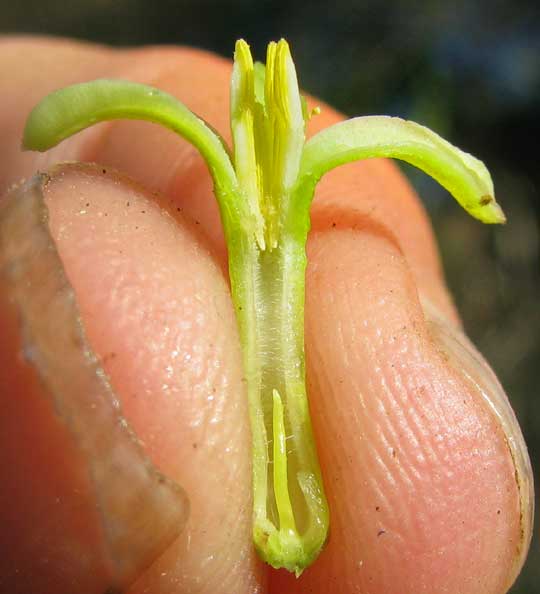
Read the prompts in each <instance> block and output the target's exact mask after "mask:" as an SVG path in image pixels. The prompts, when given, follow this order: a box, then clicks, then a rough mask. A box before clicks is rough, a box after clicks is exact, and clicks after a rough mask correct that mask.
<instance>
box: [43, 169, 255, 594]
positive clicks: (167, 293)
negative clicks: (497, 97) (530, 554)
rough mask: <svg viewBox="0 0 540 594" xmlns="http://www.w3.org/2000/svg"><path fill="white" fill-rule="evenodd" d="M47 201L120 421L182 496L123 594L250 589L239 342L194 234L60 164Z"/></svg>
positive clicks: (178, 220) (164, 206)
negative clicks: (178, 515) (179, 527)
mask: <svg viewBox="0 0 540 594" xmlns="http://www.w3.org/2000/svg"><path fill="white" fill-rule="evenodd" d="M104 171H105V173H103V172H104ZM46 199H47V202H48V205H49V208H50V211H51V221H50V226H51V232H52V234H53V236H54V237H55V238H56V241H57V245H58V249H59V251H60V253H61V254H62V257H63V261H64V265H65V267H66V272H67V274H68V277H69V278H70V280H71V282H72V283H73V285H74V286H75V287H76V296H77V301H78V304H79V308H80V311H81V315H82V318H83V320H87V321H88V322H87V325H86V328H87V334H88V339H89V341H90V343H91V344H92V345H93V347H94V348H95V349H96V351H97V352H98V353H100V354H101V356H102V358H103V359H104V366H105V368H106V370H107V373H108V375H109V377H110V380H111V383H112V385H113V387H114V389H115V391H116V392H117V393H118V394H119V395H120V397H121V401H122V405H123V411H124V414H125V416H126V419H127V420H128V422H129V423H130V425H131V426H132V428H133V429H134V431H135V432H136V434H137V435H138V436H139V438H140V439H141V440H142V442H143V444H144V446H145V449H146V451H147V453H148V455H149V456H150V458H151V459H152V461H153V462H154V463H155V464H156V465H157V466H158V468H160V469H161V471H162V472H164V474H165V475H167V476H168V477H170V478H172V479H173V480H175V481H176V482H178V483H179V484H180V485H182V486H183V487H184V489H185V490H186V492H187V493H188V494H189V497H190V501H191V506H190V507H191V511H190V518H189V520H188V524H187V527H186V528H185V529H184V531H183V532H182V535H181V536H180V538H179V539H178V540H177V541H176V542H175V543H174V545H172V547H170V549H169V550H168V552H167V553H166V555H165V556H164V557H163V558H162V559H161V560H160V561H159V562H158V563H156V564H154V566H153V567H152V568H151V569H150V571H149V572H148V573H147V575H146V576H145V577H144V578H142V579H141V580H140V581H139V582H138V583H137V584H135V586H134V587H133V588H132V589H130V592H133V593H136V592H145V591H148V590H150V591H152V592H156V593H160V592H183V591H193V592H198V591H201V592H223V593H224V594H225V593H228V592H239V593H242V592H249V593H251V592H253V591H256V590H257V589H258V588H259V587H260V582H261V580H262V577H261V575H260V574H261V570H260V563H259V562H258V560H257V559H256V557H255V553H254V552H253V549H252V546H251V523H250V518H251V496H250V466H249V428H248V427H249V425H248V418H247V406H246V402H245V395H244V385H243V380H242V369H241V356H240V349H239V344H238V336H237V331H236V324H235V319H234V314H233V309H232V305H231V301H230V294H229V290H228V286H227V283H226V280H225V278H224V276H223V274H222V272H221V270H220V269H219V268H218V267H217V266H216V264H215V263H214V261H213V260H212V258H211V257H210V255H209V251H208V249H207V248H206V247H205V241H204V238H201V236H200V233H199V232H198V230H197V226H196V225H194V224H193V223H189V224H187V223H186V222H185V221H184V220H183V218H182V216H181V215H180V213H178V211H177V210H176V209H175V208H171V205H170V201H167V200H161V199H160V198H159V197H156V196H151V195H149V194H148V193H145V192H142V191H141V190H140V189H139V188H138V187H137V186H136V185H134V184H130V183H128V182H127V181H125V180H123V179H121V178H120V179H118V177H117V176H116V175H115V174H114V173H110V174H109V173H108V172H107V170H104V169H103V168H90V169H88V168H84V167H82V168H78V167H70V168H66V169H65V170H64V171H62V173H61V174H58V175H55V176H54V177H53V178H52V179H51V181H50V182H49V184H48V185H47V194H46Z"/></svg>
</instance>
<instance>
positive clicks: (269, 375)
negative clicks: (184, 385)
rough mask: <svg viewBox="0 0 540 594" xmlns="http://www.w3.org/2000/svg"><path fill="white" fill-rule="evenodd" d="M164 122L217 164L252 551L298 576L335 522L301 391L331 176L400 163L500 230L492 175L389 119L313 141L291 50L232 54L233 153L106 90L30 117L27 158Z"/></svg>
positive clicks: (171, 104)
mask: <svg viewBox="0 0 540 594" xmlns="http://www.w3.org/2000/svg"><path fill="white" fill-rule="evenodd" d="M117 118H122V119H143V120H149V121H152V122H156V123H160V124H162V125H164V126H166V127H168V128H170V129H171V130H174V131H175V132H177V133H178V134H180V135H181V136H183V137H184V138H185V139H187V140H188V141H190V142H191V143H192V144H193V145H194V146H195V147H197V149H198V150H199V151H200V153H201V155H202V156H203V157H204V159H205V160H206V163H207V164H208V167H209V170H210V173H211V175H212V178H213V182H214V192H215V195H216V198H217V201H218V204H219V208H220V212H221V219H222V223H223V228H224V231H225V238H226V241H227V247H228V252H229V274H230V279H231V287H232V297H233V301H234V306H235V309H236V316H237V320H238V326H239V331H240V338H241V342H242V347H243V356H244V370H245V375H246V378H247V392H248V399H249V411H250V419H251V428H252V436H253V505H254V510H253V538H254V542H255V546H256V548H257V550H258V551H259V553H260V555H261V557H262V558H263V559H264V560H265V561H267V562H268V563H270V564H271V565H272V566H274V567H285V568H286V569H288V570H289V571H294V572H295V573H296V575H297V576H298V575H300V573H301V572H302V571H303V570H304V569H305V568H306V567H307V566H308V565H310V564H311V563H312V562H313V561H314V560H315V559H316V557H317V555H318V554H319V553H320V551H321V549H322V548H323V546H324V543H325V541H326V538H327V534H328V526H329V511H328V505H327V502H326V497H325V494H324V488H323V481H322V477H321V472H320V468H319V463H318V459H317V452H316V448H315V443H314V439H313V433H312V428H311V420H310V416H309V406H308V399H307V394H306V387H305V369H304V368H305V364H304V288H305V268H306V254H305V245H306V240H307V233H308V230H309V208H310V205H311V201H312V199H313V193H314V190H315V186H316V184H317V182H318V181H319V179H320V178H321V177H322V176H323V175H324V174H325V173H326V172H327V171H329V170H330V169H333V168H334V167H337V166H338V165H342V164H344V163H348V162H350V161H354V160H358V159H367V158H371V157H393V158H397V159H401V160H403V161H407V162H408V163H411V164H412V165H415V166H417V167H419V168H420V169H422V170H424V171H426V172H427V173H428V174H429V175H431V176H432V177H434V178H435V179H436V180H437V181H438V182H439V183H441V184H442V185H443V186H444V187H445V188H446V189H447V190H449V192H450V193H451V194H453V196H454V197H455V198H456V200H457V201H458V202H459V203H460V204H461V205H462V206H463V208H465V210H467V212H469V213H470V214H471V215H472V216H474V217H476V218H477V219H479V220H481V221H483V222H485V223H502V222H504V215H503V213H502V210H501V209H500V207H499V206H498V204H497V202H496V201H495V199H494V192H493V184H492V182H491V178H490V175H489V173H488V171H487V169H486V168H485V167H484V165H483V163H482V162H480V161H478V160H477V159H475V158H474V157H472V156H471V155H469V154H467V153H464V152H462V151H460V150H459V149H457V148H456V147H454V146H452V145H451V144H449V143H448V142H446V141H445V140H443V139H442V138H440V137H439V136H437V135H436V134H434V133H433V132H431V131H430V130H428V129H427V128H424V127H422V126H420V125H418V124H415V123H413V122H408V121H404V120H401V119H399V118H391V117H386V116H370V117H360V118H354V119H350V120H347V121H344V122H341V123H339V124H336V125H334V126H331V127H330V128H327V129H325V130H323V131H322V132H320V133H318V134H317V135H315V136H314V137H313V138H311V139H310V140H309V141H307V142H306V140H305V124H306V119H307V114H306V108H305V101H304V100H303V98H302V97H301V95H300V93H299V89H298V83H297V79H296V72H295V68H294V63H293V61H292V59H291V55H290V52H289V47H288V45H287V43H286V42H285V41H284V40H281V41H279V42H278V43H270V44H269V46H268V53H267V60H266V66H263V65H262V64H253V61H252V57H251V53H250V51H249V47H248V45H247V44H246V43H245V42H244V41H242V40H240V41H238V42H237V44H236V50H235V59H234V69H233V74H232V81H231V128H232V135H233V142H234V144H233V148H232V150H229V148H228V147H227V146H226V143H225V141H224V140H223V139H222V138H221V137H220V136H219V135H218V134H217V133H216V132H215V131H214V130H213V129H212V128H211V127H210V126H208V125H207V124H206V123H205V122H204V121H202V120H201V119H200V118H199V117H197V116H196V115H195V114H193V113H192V112H191V111H190V110H189V109H188V108H187V107H186V106H184V105H183V104H182V103H180V102H179V101H178V100H177V99H175V98H174V97H172V96H170V95H168V94H166V93H163V92H161V91H159V90H158V89H155V88H152V87H148V86H145V85H140V84H135V83H130V82H125V81H117V80H97V81H94V82H90V83H84V84H80V85H74V86H71V87H67V88H65V89H61V90H59V91H57V92H55V93H52V94H51V95H49V96H48V97H46V98H45V99H44V100H43V101H42V102H41V103H40V104H39V105H38V106H37V107H36V108H34V110H33V111H32V113H31V114H30V116H29V118H28V122H27V125H26V129H25V133H24V143H23V144H24V147H25V148H27V149H32V150H41V151H44V150H47V149H49V148H51V147H52V146H54V145H56V144H58V143H59V142H61V141H62V140H64V139H65V138H67V137H68V136H71V135H72V134H75V133H76V132H78V131H80V130H82V129H84V128H87V127H88V126H91V125H92V124H95V123H97V122H101V121H103V120H112V119H117Z"/></svg>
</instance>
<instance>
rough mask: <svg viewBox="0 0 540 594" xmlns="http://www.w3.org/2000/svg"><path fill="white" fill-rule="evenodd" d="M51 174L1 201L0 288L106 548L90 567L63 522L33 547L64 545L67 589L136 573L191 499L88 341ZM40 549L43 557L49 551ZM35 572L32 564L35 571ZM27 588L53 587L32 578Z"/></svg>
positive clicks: (123, 581)
mask: <svg viewBox="0 0 540 594" xmlns="http://www.w3.org/2000/svg"><path fill="white" fill-rule="evenodd" d="M48 179H49V177H48V176H47V175H39V176H36V177H35V178H33V179H31V180H30V181H29V182H28V183H26V184H24V185H22V186H21V187H19V188H17V189H15V190H14V191H13V192H12V193H11V194H9V195H8V196H7V197H5V198H4V199H3V200H2V201H1V202H0V290H1V292H2V293H4V297H6V296H7V300H6V304H5V307H6V308H8V307H9V311H13V312H15V313H14V316H12V318H13V317H16V318H17V319H18V322H17V325H16V328H17V329H18V330H17V331H16V334H18V336H19V338H18V339H17V341H16V342H17V343H18V347H17V348H18V349H19V351H20V355H21V357H22V358H23V359H25V362H26V364H30V366H31V368H32V369H33V370H35V372H36V373H37V375H38V377H39V381H40V383H41V385H42V386H43V395H45V396H46V397H48V398H50V400H51V401H52V405H53V407H54V411H55V412H56V414H57V416H58V417H59V418H60V419H61V422H62V423H63V424H64V425H65V426H66V427H67V428H68V430H69V432H70V434H71V436H72V438H73V440H74V441H75V443H76V444H77V448H78V449H77V451H78V452H79V451H80V452H81V454H80V456H81V458H82V460H83V461H84V464H85V465H86V466H87V472H88V475H89V476H90V477H91V485H92V486H91V489H92V490H93V493H92V497H93V498H94V499H93V500H92V501H94V500H95V504H94V508H97V510H98V512H99V513H98V518H99V519H98V520H97V521H98V522H101V529H102V533H103V534H104V535H105V540H106V543H105V545H104V550H105V551H108V553H107V558H106V559H102V561H100V563H102V566H100V567H99V568H98V567H94V566H92V561H91V560H92V559H95V558H96V555H95V554H93V552H92V551H88V552H86V551H81V553H80V554H77V553H76V552H72V551H69V550H67V549H69V548H70V544H69V543H68V542H64V541H63V540H62V538H63V536H62V534H63V530H62V527H61V526H56V527H55V530H56V532H57V533H58V534H57V535H56V536H52V537H51V536H48V537H47V538H48V539H49V540H46V541H45V544H44V545H43V544H41V545H40V544H39V542H38V544H37V545H36V546H37V547H39V546H45V547H56V548H57V549H58V550H64V549H65V550H66V551H65V555H66V558H65V561H66V563H68V565H69V575H70V576H71V577H73V576H78V577H77V578H73V579H75V582H72V583H71V586H70V587H69V591H71V588H72V587H73V583H77V582H76V579H79V580H81V581H80V582H78V583H81V584H86V583H87V582H86V581H85V576H87V577H88V574H89V573H92V572H94V571H98V570H99V571H101V572H102V573H103V575H104V576H105V578H104V579H105V580H107V582H108V583H106V584H105V586H106V587H108V588H112V589H113V590H115V589H118V588H125V587H126V586H127V585H129V584H130V583H131V582H132V581H133V580H134V579H136V578H137V577H138V576H139V575H140V573H141V572H142V570H144V569H145V568H146V567H147V566H148V565H149V564H150V563H151V562H152V561H153V560H154V559H155V558H156V557H157V556H158V555H159V554H161V553H162V552H163V551H164V550H165V548H167V547H168V546H169V545H170V544H171V542H172V541H173V540H174V539H175V538H176V537H177V536H178V534H179V533H180V531H181V529H182V527H183V526H184V525H185V522H186V519H187V515H188V509H189V505H188V500H187V497H186V495H185V493H184V491H183V490H182V489H181V488H180V487H179V486H178V485H176V484H174V483H173V482H172V481H170V480H169V479H167V478H166V477H165V476H163V475H162V474H161V473H160V472H159V471H158V470H157V469H156V468H155V467H154V466H153V465H152V463H151V462H150V460H149V459H148V458H147V456H146V455H145V453H144V452H143V450H142V447H141V445H140V443H139V442H138V440H137V439H136V437H135V435H134V434H133V432H132V431H131V430H130V428H129V426H128V424H127V423H126V421H125V420H124V419H123V417H122V413H121V410H120V406H119V403H118V399H117V397H116V395H115V394H114V392H113V390H112V388H111V386H110V385H109V382H108V379H107V377H106V375H105V373H104V371H103V369H102V368H101V367H100V365H99V360H98V358H97V357H96V355H95V354H94V353H93V351H92V348H91V346H90V345H89V343H88V342H87V340H86V336H85V332H84V328H83V326H82V323H81V320H80V316H79V311H78V308H77V303H76V300H75V296H74V292H73V289H72V287H71V285H70V284H69V281H68V279H67V277H66V274H65V271H64V268H63V265H62V262H61V260H60V257H59V255H58V252H57V251H56V247H55V244H54V241H53V239H52V237H51V234H50V232H49V226H48V211H47V208H46V205H45V202H44V199H43V187H44V185H45V184H47V182H48ZM8 377H9V376H8ZM5 388H6V389H5V390H2V392H3V395H4V394H5V395H6V396H7V392H8V391H9V386H6V387H5ZM7 422H9V421H7ZM10 445H11V447H13V446H16V444H10ZM55 462H56V461H55ZM66 463H67V461H66ZM4 472H5V471H4ZM14 472H15V471H14ZM19 474H20V473H19ZM15 475H17V472H15ZM15 480H16V479H15ZM24 480H25V479H24V477H21V478H20V479H19V481H24ZM51 480H52V479H51ZM17 488H24V485H22V486H21V485H19V486H15V491H16V490H17ZM37 496H38V495H37V494H36V497H37ZM0 511H1V512H4V513H6V514H8V513H9V511H6V510H0ZM51 513H54V512H53V511H51ZM59 517H62V514H60V516H59ZM56 532H55V534H56ZM55 538H57V540H54V539H55ZM36 540H37V541H39V540H40V539H39V538H36ZM51 542H52V543H53V544H51ZM27 544H28V543H27ZM32 546H34V545H32ZM31 550H33V549H31ZM38 552H39V553H40V555H41V556H43V555H45V556H46V555H47V554H49V553H50V551H48V550H43V551H38ZM30 554H31V553H30ZM62 554H64V553H62ZM40 555H36V557H39V556H40ZM8 558H9V557H8ZM36 563H39V559H36ZM103 566H105V567H106V569H103ZM53 571H57V572H58V571H60V572H62V571H63V569H62V567H57V568H53ZM40 572H42V570H41V569H40V568H38V566H37V565H36V575H37V576H38V577H37V578H36V579H39V576H40ZM4 577H5V576H4ZM47 579H48V578H47ZM88 581H90V580H88ZM32 587H33V588H34V590H35V591H37V590H39V591H49V590H47V589H46V588H43V589H42V588H40V587H39V584H36V583H34V582H32ZM99 588H102V585H100V586H99ZM56 591H57V592H60V591H61V592H64V591H67V590H64V589H62V588H60V590H58V589H57V590H56ZM85 591H86V590H85ZM115 591H116V590H115ZM88 592H90V590H88ZM92 592H93V590H92Z"/></svg>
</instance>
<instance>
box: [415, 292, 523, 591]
mask: <svg viewBox="0 0 540 594" xmlns="http://www.w3.org/2000/svg"><path fill="white" fill-rule="evenodd" d="M421 303H422V307H423V309H424V314H425V317H426V323H427V325H428V328H429V330H430V334H431V336H432V337H433V338H434V339H435V341H436V342H437V344H438V345H439V347H440V348H441V349H442V350H443V351H444V353H445V354H446V355H447V359H448V363H449V364H450V365H452V366H453V367H454V368H455V369H456V370H457V371H458V372H459V373H460V374H461V375H462V376H463V377H464V378H466V380H467V381H468V382H469V383H470V384H471V385H472V386H473V388H474V389H475V391H476V392H477V393H478V395H479V396H480V398H481V400H482V401H483V402H484V403H485V404H486V406H487V407H488V409H489V410H490V411H491V413H492V414H493V415H494V416H495V418H496V419H497V422H498V423H499V425H500V427H501V428H502V430H503V434H504V436H505V440H506V444H507V446H508V450H509V452H510V456H511V458H512V461H513V464H514V469H515V478H516V484H517V488H518V493H519V504H520V543H519V546H518V550H517V553H516V557H515V560H514V565H513V567H512V570H511V574H510V576H509V586H510V585H511V584H512V583H513V582H514V580H515V578H516V577H517V575H518V574H519V572H520V570H521V568H522V566H523V563H524V562H525V558H526V556H527V552H528V550H529V546H530V542H531V537H532V527H533V517H534V485H533V473H532V468H531V462H530V459H529V454H528V451H527V446H526V444H525V440H524V439H523V435H522V433H521V429H520V427H519V424H518V421H517V419H516V415H515V414H514V411H513V410H512V407H511V405H510V402H509V400H508V397H507V396H506V394H505V392H504V390H503V388H502V386H501V384H500V383H499V381H498V379H497V377H496V376H495V374H494V373H493V371H492V369H491V368H490V366H489V365H488V364H487V362H486V361H485V359H484V358H483V356H482V355H481V354H480V353H479V352H478V350H477V349H476V348H475V346H474V345H473V344H472V342H471V341H470V340H469V339H468V338H467V336H465V334H464V333H463V332H461V330H460V329H459V328H457V327H456V326H455V324H452V323H450V322H449V321H448V320H447V319H446V318H445V316H444V315H443V314H442V313H441V312H440V311H439V310H438V309H437V307H436V306H435V305H434V304H433V303H432V302H431V301H430V300H428V299H426V298H424V297H422V298H421Z"/></svg>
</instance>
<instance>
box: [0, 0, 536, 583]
mask: <svg viewBox="0 0 540 594" xmlns="http://www.w3.org/2000/svg"><path fill="white" fill-rule="evenodd" d="M0 31H3V32H9V31H13V32H32V33H45V34H58V35H66V36H72V37H73V36H74V37H80V38H85V39H90V40H95V41H102V42H107V43H111V44H117V45H120V44H122V45H125V44H130V45H139V44H142V43H180V44H190V45H195V46H198V47H202V48H206V49H210V50H214V51H217V52H219V53H221V54H223V55H226V56H231V55H232V49H233V46H234V41H235V40H236V39H237V38H238V37H244V38H245V39H246V40H248V42H249V43H250V44H251V46H252V48H253V50H254V54H255V55H256V56H258V57H259V58H262V57H263V56H264V48H265V46H266V44H267V42H268V41H269V40H270V39H277V38H279V37H281V36H283V37H286V38H287V39H288V41H289V42H290V44H291V47H292V49H293V52H294V58H295V62H296V64H297V68H298V71H299V73H300V75H301V82H302V84H303V86H304V87H305V88H306V89H307V90H308V91H309V92H311V93H313V94H316V95H319V96H321V97H322V98H324V99H325V100H326V101H328V102H330V103H332V104H334V105H335V106H336V107H338V108H340V109H341V110H343V111H345V112H346V113H348V114H349V115H364V114H376V113H387V114H391V115H398V116H402V117H406V118H411V119H415V120H417V121H418V122H420V123H423V124H425V125H427V126H429V127H431V128H433V129H434V130H436V131H437V132H439V133H440V134H442V135H444V136H445V137H446V138H448V139H449V140H450V141H451V142H453V143H454V144H457V145H458V146H460V147H462V148H464V149H466V150H469V151H470V152H472V153H473V154H474V155H476V156H478V157H480V158H481V159H482V160H483V161H485V162H486V164H487V165H488V167H489V169H490V171H491V173H492V177H493V179H494V181H495V187H496V191H497V198H498V200H499V201H500V203H501V204H502V206H503V208H504V210H505V212H506V214H507V216H508V220H509V223H508V224H507V225H506V227H504V228H489V227H485V226H482V225H480V224H478V223H476V222H475V221H473V220H472V219H470V218H469V217H468V216H467V215H466V214H465V213H464V212H462V211H461V209H459V208H456V206H455V204H454V203H453V201H452V200H450V199H449V198H448V196H446V195H445V193H444V191H443V190H441V189H440V187H439V186H437V185H435V184H433V183H431V182H430V181H429V180H428V179H427V178H426V177H423V176H421V175H419V174H417V173H416V172H413V171H412V170H410V169H407V174H408V175H409V176H410V177H411V179H412V181H413V183H414V184H415V185H416V187H417V188H418V190H419V192H420V193H421V195H422V196H423V197H424V199H425V200H426V206H427V208H428V210H429V212H430V214H431V216H432V219H433V222H434V225H435V229H436V232H437V235H438V239H439V242H440V246H441V252H442V256H443V261H444V265H445V269H446V274H447V279H448V283H449V285H450V287H451V289H452V291H453V292H454V295H455V298H456V302H457V305H458V307H459V310H460V312H461V314H462V316H463V319H464V322H465V326H466V328H467V330H468V332H469V334H470V336H471V337H472V339H473V340H474V342H475V343H476V344H477V345H478V347H479V348H480V350H481V351H482V352H483V353H484V354H485V355H486V357H487V358H488V360H489V361H490V362H491V363H492V365H493V366H494V368H495V370H496V371H497V373H498V374H499V377H500V378H501V380H502V383H503V384H504V386H505V388H506V390H507V392H508V394H509V395H510V398H511V400H512V402H513V405H514V408H515V409H516V412H517V415H518V417H519V419H520V422H521V426H522V428H523V430H524V433H525V437H526V440H527V443H528V445H529V449H530V452H531V457H532V460H533V465H534V466H535V474H538V466H539V461H540V451H539V450H540V399H539V398H538V397H537V391H538V388H537V385H538V381H539V379H540V378H539V376H540V374H539V372H538V370H539V367H540V366H539V363H540V308H539V306H538V300H539V296H540V275H539V241H540V240H539V212H540V201H539V196H538V190H539V188H540V166H539V165H538V154H537V148H536V144H537V143H538V138H539V135H540V4H539V3H538V2H537V1H536V0H491V1H489V2H488V1H479V2H471V1H470V0H461V1H460V0H456V2H435V1H434V0H424V1H421V2H419V1H416V2H415V1H405V0H387V1H386V2H381V1H380V0H363V1H362V2H359V1H357V0H332V1H331V2H328V1H326V0H325V1H324V2H323V1H322V0H311V1H309V2H308V1H305V2H303V1H301V0H289V1H283V2H270V1H269V0H258V1H256V2H255V1H253V0H237V1H235V2H233V1H226V0H223V1H219V0H214V1H213V2H210V1H208V0H184V1H182V0H161V1H160V0H155V1H153V2H150V1H147V0H74V1H73V2H70V3H67V4H66V2H65V1H63V0H48V1H47V2H42V1H38V0H18V1H17V2H5V3H4V5H3V6H2V10H1V12H0ZM537 524H538V523H537ZM537 533H538V526H537V528H536V530H535V534H537ZM539 584H540V546H539V543H538V540H536V541H533V547H532V551H531V554H530V556H529V560H528V562H527V565H526V568H525V571H524V572H523V574H522V576H521V577H520V578H519V581H518V583H517V584H516V586H514V588H513V589H512V593H513V594H534V593H535V592H540V586H539ZM479 594H480V593H479Z"/></svg>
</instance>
